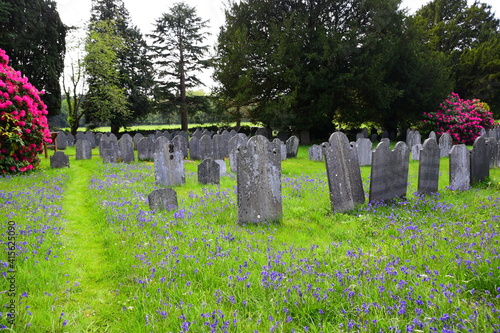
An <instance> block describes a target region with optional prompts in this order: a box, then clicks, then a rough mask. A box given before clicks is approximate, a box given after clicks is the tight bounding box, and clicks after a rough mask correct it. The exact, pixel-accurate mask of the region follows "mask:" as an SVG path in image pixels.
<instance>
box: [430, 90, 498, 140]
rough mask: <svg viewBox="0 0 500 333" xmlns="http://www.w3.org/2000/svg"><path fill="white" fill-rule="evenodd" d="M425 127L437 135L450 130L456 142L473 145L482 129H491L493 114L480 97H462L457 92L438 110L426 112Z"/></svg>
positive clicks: (440, 105)
mask: <svg viewBox="0 0 500 333" xmlns="http://www.w3.org/2000/svg"><path fill="white" fill-rule="evenodd" d="M424 117H425V120H424V123H425V126H424V127H425V128H427V129H429V131H431V130H433V131H435V132H436V134H437V135H441V134H443V133H445V132H448V133H449V134H450V135H451V137H452V138H453V141H454V143H464V144H467V145H471V144H473V143H474V140H475V139H476V138H477V137H478V136H479V135H480V132H481V129H483V128H484V129H485V130H487V129H491V128H493V125H494V120H493V114H492V113H491V112H490V110H489V106H488V104H486V103H483V102H481V101H480V100H478V99H473V100H465V99H461V98H460V96H458V94H456V93H451V95H450V96H448V98H447V99H446V100H445V101H444V102H443V103H441V104H439V110H437V111H436V112H430V113H424Z"/></svg>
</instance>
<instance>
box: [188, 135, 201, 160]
mask: <svg viewBox="0 0 500 333" xmlns="http://www.w3.org/2000/svg"><path fill="white" fill-rule="evenodd" d="M200 134H201V133H200ZM189 158H190V159H191V160H193V161H196V160H199V159H200V138H199V137H198V136H195V135H193V136H192V137H191V140H189Z"/></svg>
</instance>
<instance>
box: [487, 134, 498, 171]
mask: <svg viewBox="0 0 500 333" xmlns="http://www.w3.org/2000/svg"><path fill="white" fill-rule="evenodd" d="M486 149H487V150H488V156H489V157H490V160H489V167H490V169H492V168H494V167H496V164H497V149H498V144H497V139H495V138H492V137H487V138H486Z"/></svg>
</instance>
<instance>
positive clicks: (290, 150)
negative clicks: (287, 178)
mask: <svg viewBox="0 0 500 333" xmlns="http://www.w3.org/2000/svg"><path fill="white" fill-rule="evenodd" d="M285 144H286V157H287V158H293V157H297V152H298V150H299V138H298V137H296V136H295V135H292V136H291V137H290V138H288V140H286V142H285Z"/></svg>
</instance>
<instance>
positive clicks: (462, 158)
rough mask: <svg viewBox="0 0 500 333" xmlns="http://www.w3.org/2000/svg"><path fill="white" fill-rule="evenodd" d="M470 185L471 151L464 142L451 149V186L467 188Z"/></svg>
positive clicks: (460, 188)
mask: <svg viewBox="0 0 500 333" xmlns="http://www.w3.org/2000/svg"><path fill="white" fill-rule="evenodd" d="M469 187H470V151H469V150H468V149H467V146H466V145H464V144H459V145H454V146H453V147H452V148H451V150H450V188H451V189H452V190H466V189H468V188H469Z"/></svg>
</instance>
